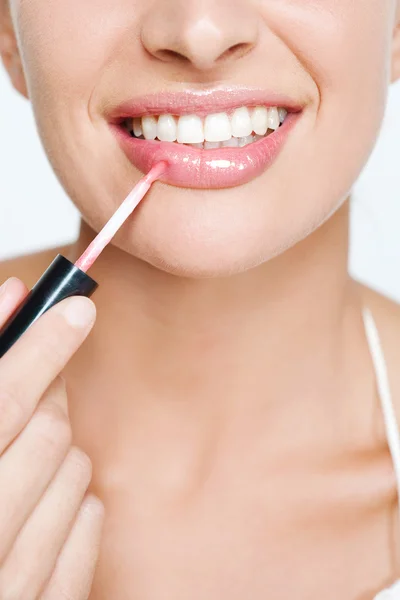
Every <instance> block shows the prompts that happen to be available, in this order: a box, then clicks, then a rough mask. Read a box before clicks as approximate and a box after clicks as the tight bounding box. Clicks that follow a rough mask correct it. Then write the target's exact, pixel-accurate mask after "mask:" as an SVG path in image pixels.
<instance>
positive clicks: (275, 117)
mask: <svg viewBox="0 0 400 600" xmlns="http://www.w3.org/2000/svg"><path fill="white" fill-rule="evenodd" d="M279 123H280V122H279V113H278V109H277V108H276V107H274V108H269V109H268V128H269V129H278V127H279Z"/></svg>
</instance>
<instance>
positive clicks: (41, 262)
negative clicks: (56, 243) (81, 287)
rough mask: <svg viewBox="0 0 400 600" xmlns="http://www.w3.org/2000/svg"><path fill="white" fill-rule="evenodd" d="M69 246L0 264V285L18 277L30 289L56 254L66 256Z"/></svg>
mask: <svg viewBox="0 0 400 600" xmlns="http://www.w3.org/2000/svg"><path fill="white" fill-rule="evenodd" d="M68 249H69V246H63V247H58V248H52V249H50V250H44V251H43V252H36V253H34V254H29V255H26V256H19V257H18V258H13V259H10V260H4V261H2V262H0V284H2V283H3V282H4V281H5V280H6V279H8V278H9V277H18V279H21V280H22V281H23V282H24V283H25V285H27V286H28V288H31V287H32V286H33V285H34V284H35V283H36V281H37V280H38V279H39V277H40V276H41V275H42V274H43V272H44V271H45V270H46V269H47V267H48V266H49V264H50V263H51V262H52V260H53V259H54V258H55V257H56V256H57V254H67V252H68Z"/></svg>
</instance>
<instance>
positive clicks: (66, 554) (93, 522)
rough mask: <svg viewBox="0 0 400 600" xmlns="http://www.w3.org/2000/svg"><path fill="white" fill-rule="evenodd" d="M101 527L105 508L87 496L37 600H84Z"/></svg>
mask: <svg viewBox="0 0 400 600" xmlns="http://www.w3.org/2000/svg"><path fill="white" fill-rule="evenodd" d="M103 525H104V506H103V504H102V502H101V501H100V500H99V499H98V498H97V497H96V496H93V495H88V496H87V497H86V498H85V501H84V503H83V504H82V507H81V509H80V511H79V514H78V516H77V519H76V522H75V523H74V526H73V528H72V531H71V533H70V535H69V537H68V539H67V541H66V543H65V545H64V547H63V549H62V551H61V553H60V555H59V557H58V559H57V563H56V567H55V569H54V572H53V574H52V577H51V579H50V581H49V583H48V585H47V587H46V588H45V591H44V592H43V594H42V596H40V600H87V599H88V598H89V596H90V590H91V587H92V584H93V577H94V574H95V570H96V565H97V561H98V558H99V553H100V543H101V534H102V531H103Z"/></svg>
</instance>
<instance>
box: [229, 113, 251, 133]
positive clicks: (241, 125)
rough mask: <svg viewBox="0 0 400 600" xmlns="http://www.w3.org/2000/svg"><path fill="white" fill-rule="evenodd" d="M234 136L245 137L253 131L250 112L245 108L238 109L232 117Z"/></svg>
mask: <svg viewBox="0 0 400 600" xmlns="http://www.w3.org/2000/svg"><path fill="white" fill-rule="evenodd" d="M231 126H232V135H233V136H235V137H238V138H239V137H245V136H247V135H250V134H251V132H252V131H253V125H252V122H251V118H250V113H249V110H248V109H247V108H246V107H245V106H244V107H243V108H237V109H236V110H235V111H234V112H233V114H232V117H231Z"/></svg>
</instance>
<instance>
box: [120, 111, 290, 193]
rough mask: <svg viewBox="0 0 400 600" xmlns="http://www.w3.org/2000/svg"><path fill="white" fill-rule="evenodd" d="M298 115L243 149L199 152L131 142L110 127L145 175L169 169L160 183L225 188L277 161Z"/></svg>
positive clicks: (122, 132)
mask: <svg viewBox="0 0 400 600" xmlns="http://www.w3.org/2000/svg"><path fill="white" fill-rule="evenodd" d="M298 116H299V113H289V114H288V115H287V117H286V119H285V121H284V122H283V124H282V125H281V126H280V127H279V128H278V129H277V130H276V131H274V133H271V134H270V135H268V136H267V137H265V138H262V139H260V140H258V141H257V142H253V143H252V144H249V145H247V146H244V147H243V148H218V149H215V150H202V149H199V148H191V147H190V146H185V145H183V144H177V143H174V142H160V141H158V140H140V139H137V138H133V137H132V136H131V135H130V134H129V133H128V132H127V131H125V130H124V129H123V128H122V127H121V126H118V125H111V127H112V129H113V131H114V133H115V135H116V136H117V139H118V141H119V143H120V145H121V147H122V149H123V150H124V152H125V154H126V156H127V157H128V159H129V160H130V161H131V163H132V164H133V165H134V166H135V167H136V168H137V169H139V171H142V173H148V171H150V169H151V168H152V167H153V165H154V164H155V163H157V162H159V161H162V160H164V161H167V162H168V164H169V167H168V169H167V171H166V172H165V174H164V175H163V176H162V177H161V178H160V181H162V182H164V183H168V184H170V185H174V186H177V187H186V188H203V189H204V188H208V189H210V188H211V189H212V188H227V187H234V186H237V185H241V184H244V183H247V182H249V181H251V180H252V179H255V178H256V177H258V176H259V175H261V174H262V173H263V172H264V171H265V170H266V169H268V168H269V167H270V166H271V165H272V164H273V162H274V161H275V159H276V158H277V157H278V155H279V153H280V151H281V149H282V148H283V145H284V143H285V141H286V139H287V138H288V135H289V133H290V131H291V130H292V128H293V126H294V125H295V123H296V122H297V120H298Z"/></svg>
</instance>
